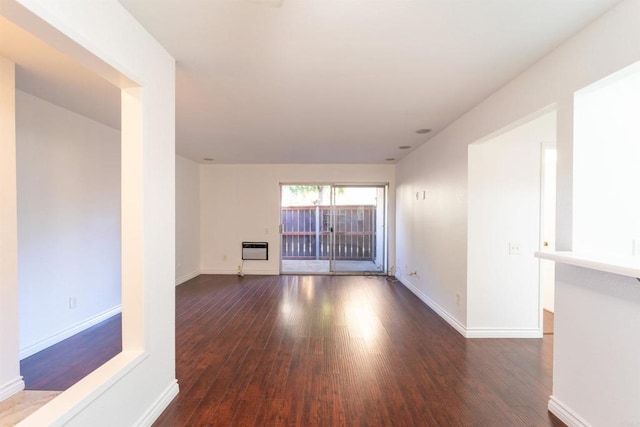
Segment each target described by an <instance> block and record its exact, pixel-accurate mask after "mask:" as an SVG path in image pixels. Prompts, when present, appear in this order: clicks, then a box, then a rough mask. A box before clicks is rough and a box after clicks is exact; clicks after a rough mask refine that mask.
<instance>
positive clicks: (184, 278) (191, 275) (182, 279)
mask: <svg viewBox="0 0 640 427" xmlns="http://www.w3.org/2000/svg"><path fill="white" fill-rule="evenodd" d="M199 275H200V272H199V271H194V272H191V273H189V274H185V275H184V276H182V277H178V278H177V279H176V286H178V285H182V284H183V283H184V282H186V281H188V280H191V279H193V278H194V277H198V276H199Z"/></svg>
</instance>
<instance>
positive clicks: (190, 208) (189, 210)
mask: <svg viewBox="0 0 640 427" xmlns="http://www.w3.org/2000/svg"><path fill="white" fill-rule="evenodd" d="M198 274H200V167H199V165H198V164H197V163H196V162H194V161H192V160H189V159H186V158H184V157H180V156H176V285H179V284H181V283H184V282H186V281H187V280H189V279H191V278H193V277H196V276H197V275H198Z"/></svg>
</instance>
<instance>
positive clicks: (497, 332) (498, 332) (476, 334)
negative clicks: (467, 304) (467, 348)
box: [465, 329, 542, 338]
mask: <svg viewBox="0 0 640 427" xmlns="http://www.w3.org/2000/svg"><path fill="white" fill-rule="evenodd" d="M465 337H467V338H542V331H541V330H540V329H467V330H466V332H465Z"/></svg>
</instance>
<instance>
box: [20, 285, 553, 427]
mask: <svg viewBox="0 0 640 427" xmlns="http://www.w3.org/2000/svg"><path fill="white" fill-rule="evenodd" d="M120 350H121V318H120V316H116V317H114V318H112V319H109V320H108V321H106V322H103V323H102V324H100V325H98V326H96V327H93V328H91V329H89V330H87V331H84V332H82V333H81V334H78V335H76V336H74V337H72V338H70V339H68V340H65V341H63V342H61V343H59V344H57V345H55V346H53V347H51V348H49V349H47V350H45V351H43V352H40V353H38V354H37V355H34V356H32V357H30V358H27V359H25V360H23V361H22V363H21V370H22V375H24V377H25V380H26V382H27V387H28V388H29V389H41V390H65V389H66V388H68V387H69V386H70V385H72V384H73V383H75V382H76V381H78V380H79V379H80V378H82V377H83V376H85V375H86V374H87V373H89V372H91V371H92V370H93V369H95V368H97V367H98V366H100V365H101V364H103V363H104V362H105V361H107V360H108V359H109V358H111V357H113V356H114V355H115V354H117V353H118V352H119V351H120ZM552 355H553V335H544V338H542V339H465V338H463V337H462V336H461V335H460V334H458V333H457V332H456V331H455V330H454V329H453V328H451V327H450V326H449V325H448V324H447V323H446V322H444V321H443V320H442V319H441V318H440V317H439V316H438V315H437V314H435V313H434V312H433V311H432V310H431V309H429V308H428V307H426V306H425V305H424V304H423V303H422V302H421V301H420V300H419V299H418V298H417V297H416V296H415V295H413V294H412V293H411V292H410V291H408V290H407V289H406V288H405V287H404V286H402V285H401V284H400V283H398V282H390V281H387V280H385V278H384V277H373V278H367V277H359V276H335V277H332V276H246V277H244V278H239V277H237V276H220V275H202V276H199V277H197V278H195V279H192V280H190V281H189V282H187V283H184V284H182V285H180V286H178V287H177V288H176V375H177V378H178V382H179V385H180V394H179V395H178V396H177V397H176V399H175V400H174V401H173V402H172V403H171V404H170V405H169V406H168V407H167V409H166V410H165V411H164V412H163V414H162V415H161V416H160V418H159V419H158V420H157V421H156V422H155V424H154V426H157V427H180V426H189V427H191V426H373V425H375V426H385V425H387V426H510V427H511V426H562V425H563V424H562V423H561V422H560V421H559V420H558V419H557V418H555V417H554V416H553V415H551V414H549V413H548V412H547V401H548V398H549V395H550V394H551V380H552Z"/></svg>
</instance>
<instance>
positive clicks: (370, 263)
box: [331, 185, 387, 274]
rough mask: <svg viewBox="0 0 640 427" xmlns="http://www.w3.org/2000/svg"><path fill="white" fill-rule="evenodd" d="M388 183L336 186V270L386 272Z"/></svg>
mask: <svg viewBox="0 0 640 427" xmlns="http://www.w3.org/2000/svg"><path fill="white" fill-rule="evenodd" d="M385 196H386V186H360V185H336V186H334V189H333V215H334V218H333V221H334V236H333V241H334V250H333V258H332V265H331V267H332V268H331V271H333V272H335V273H354V274H358V273H361V274H384V273H386V270H387V268H386V248H387V245H386V232H385V228H386V227H385V221H386V218H385V213H386V197H385Z"/></svg>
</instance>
